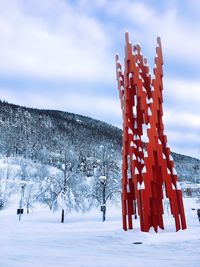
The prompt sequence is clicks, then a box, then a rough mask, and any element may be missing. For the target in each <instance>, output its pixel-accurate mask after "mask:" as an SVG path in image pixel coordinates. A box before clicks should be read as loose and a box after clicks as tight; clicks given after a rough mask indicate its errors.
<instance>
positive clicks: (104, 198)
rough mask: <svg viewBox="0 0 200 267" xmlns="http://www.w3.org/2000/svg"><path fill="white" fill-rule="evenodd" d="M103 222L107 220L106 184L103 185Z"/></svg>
mask: <svg viewBox="0 0 200 267" xmlns="http://www.w3.org/2000/svg"><path fill="white" fill-rule="evenodd" d="M102 216H103V217H102V220H103V222H105V220H106V182H104V183H103V211H102Z"/></svg>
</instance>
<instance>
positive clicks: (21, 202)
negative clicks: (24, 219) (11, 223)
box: [19, 185, 25, 221]
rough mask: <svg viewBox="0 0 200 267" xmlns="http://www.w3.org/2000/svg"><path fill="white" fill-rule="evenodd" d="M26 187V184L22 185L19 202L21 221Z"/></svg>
mask: <svg viewBox="0 0 200 267" xmlns="http://www.w3.org/2000/svg"><path fill="white" fill-rule="evenodd" d="M24 187H25V185H22V189H21V199H20V202H19V221H21V216H22V204H23V196H24Z"/></svg>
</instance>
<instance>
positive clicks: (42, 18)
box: [0, 0, 200, 158]
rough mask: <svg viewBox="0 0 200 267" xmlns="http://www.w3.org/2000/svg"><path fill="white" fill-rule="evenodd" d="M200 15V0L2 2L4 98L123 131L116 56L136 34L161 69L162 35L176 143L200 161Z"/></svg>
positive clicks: (168, 120) (170, 129)
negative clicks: (158, 58)
mask: <svg viewBox="0 0 200 267" xmlns="http://www.w3.org/2000/svg"><path fill="white" fill-rule="evenodd" d="M199 10H200V1H199V0H166V1H159V0H140V1H139V0H136V1H135V0H71V1H69V0H68V1H67V0H42V1H41V0H0V98H1V99H4V100H7V101H8V102H12V103H16V104H20V105H25V106H30V107H37V108H48V109H58V110H64V111H70V112H75V113H79V114H83V115H87V116H90V117H93V118H96V119H100V120H103V121H106V122H108V123H111V124H113V125H116V126H118V127H121V124H122V119H121V110H120V104H119V99H118V92H117V85H116V78H115V64H114V55H115V53H116V52H118V53H119V54H120V55H121V57H122V56H123V54H124V32H125V31H126V30H128V31H129V33H130V39H131V40H132V42H133V43H138V42H139V43H140V44H141V45H142V48H143V54H144V55H146V56H147V57H148V59H149V63H150V66H153V57H154V54H155V50H154V49H155V44H156V36H157V35H159V36H161V39H162V45H163V53H164V63H165V65H164V112H165V116H164V120H165V129H166V134H168V139H169V144H170V145H171V148H172V150H173V151H176V152H179V153H183V154H187V155H191V156H195V157H198V158H200V16H199Z"/></svg>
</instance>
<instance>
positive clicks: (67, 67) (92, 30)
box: [0, 0, 114, 81]
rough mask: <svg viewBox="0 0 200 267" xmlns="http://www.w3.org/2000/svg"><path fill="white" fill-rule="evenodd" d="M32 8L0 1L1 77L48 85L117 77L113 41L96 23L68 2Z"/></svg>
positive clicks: (42, 3) (35, 4)
mask: <svg viewBox="0 0 200 267" xmlns="http://www.w3.org/2000/svg"><path fill="white" fill-rule="evenodd" d="M28 4H29V5H28ZM28 4H27V2H25V1H20V0H12V1H11V0H8V1H6V2H5V1H0V39H1V49H0V58H1V60H0V72H1V73H4V74H9V75H10V74H13V75H15V76H23V75H26V76H30V77H31V76H32V77H37V78H45V79H49V80H50V79H71V80H73V79H83V80H99V81H100V80H108V79H110V77H112V63H113V62H110V61H109V59H108V53H109V46H110V44H109V37H108V36H107V34H106V29H104V28H103V27H102V25H101V23H100V22H99V21H98V20H97V19H95V18H94V17H89V16H87V15H86V14H84V13H80V12H77V10H76V8H75V7H73V6H70V5H69V3H68V2H66V1H64V0H57V1H55V0H51V1H48V0H45V1H28ZM26 5H27V6H28V8H27V7H26ZM11 6H12V7H13V8H12V9H11ZM113 76H114V75H113Z"/></svg>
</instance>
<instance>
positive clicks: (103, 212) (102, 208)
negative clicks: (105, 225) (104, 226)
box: [99, 175, 106, 222]
mask: <svg viewBox="0 0 200 267" xmlns="http://www.w3.org/2000/svg"><path fill="white" fill-rule="evenodd" d="M99 180H100V182H101V185H102V189H103V191H102V205H101V211H102V221H103V222H105V220H106V176H103V175H101V176H100V177H99Z"/></svg>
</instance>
